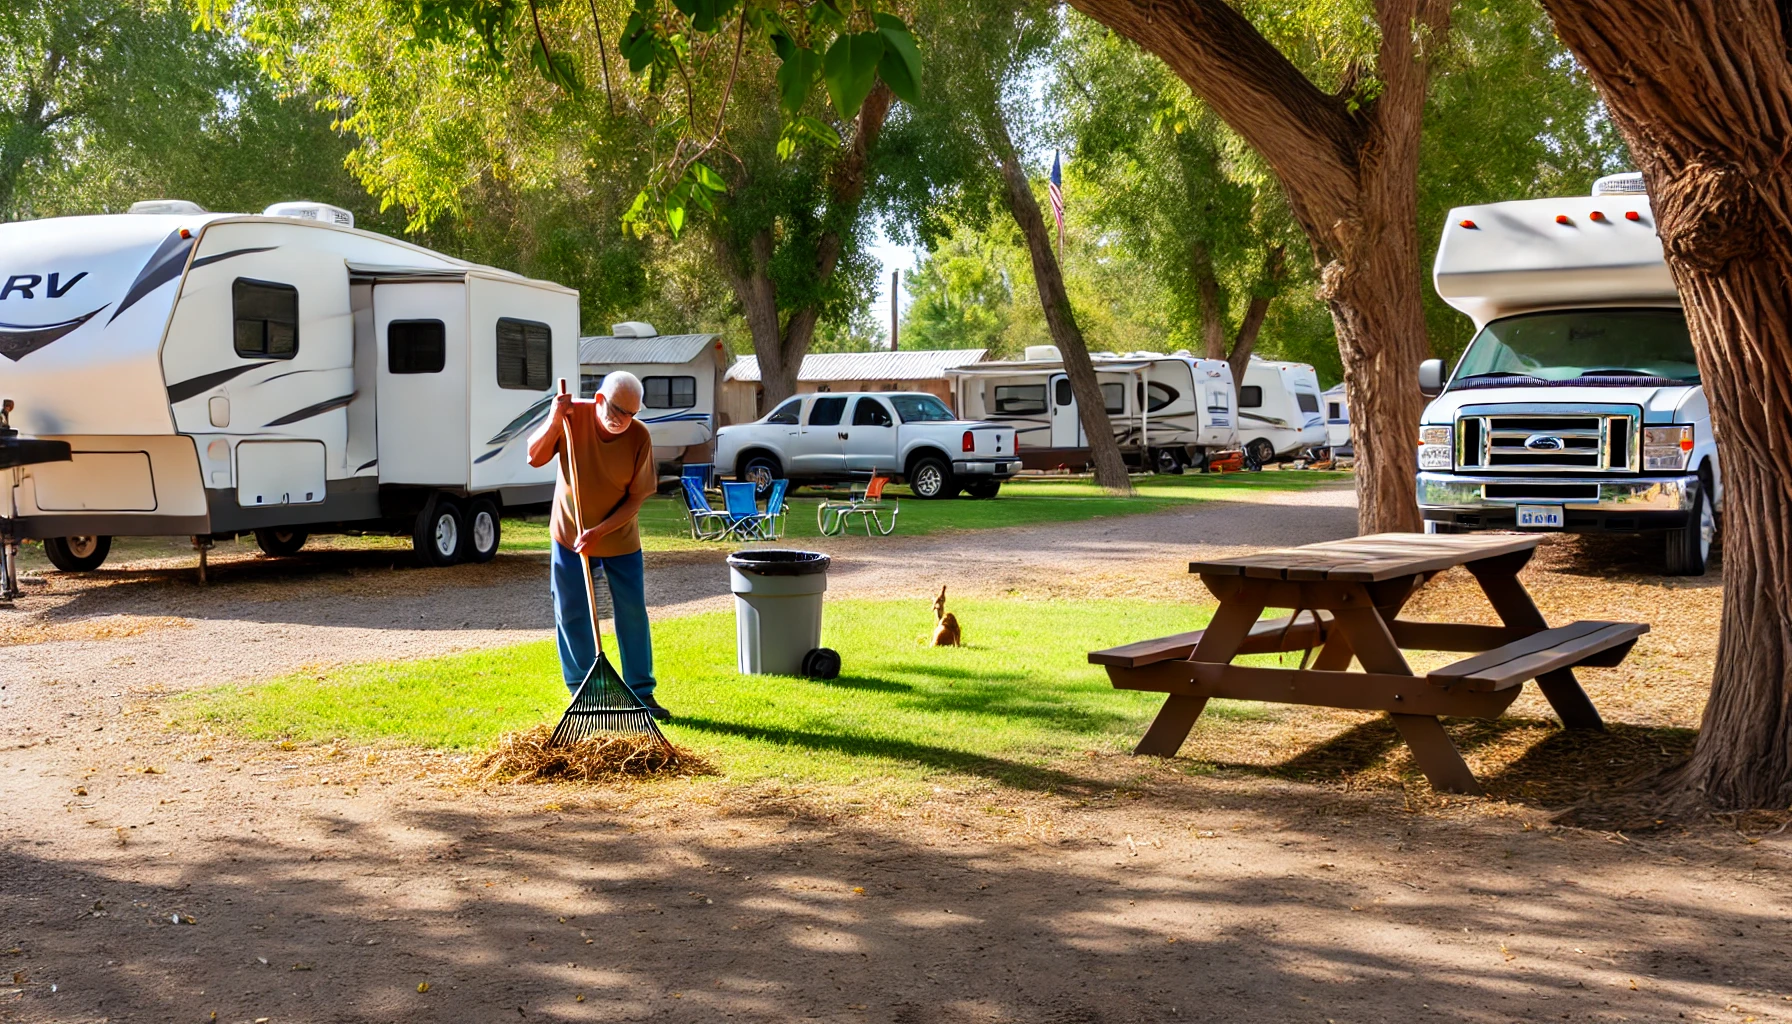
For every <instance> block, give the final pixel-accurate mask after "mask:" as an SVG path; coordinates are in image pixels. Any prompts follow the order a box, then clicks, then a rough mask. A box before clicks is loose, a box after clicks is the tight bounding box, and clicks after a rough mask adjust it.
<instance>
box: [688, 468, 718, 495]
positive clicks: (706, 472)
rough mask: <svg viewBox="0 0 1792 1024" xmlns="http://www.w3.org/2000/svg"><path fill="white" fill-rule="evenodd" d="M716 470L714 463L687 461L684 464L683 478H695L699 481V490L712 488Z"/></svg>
mask: <svg viewBox="0 0 1792 1024" xmlns="http://www.w3.org/2000/svg"><path fill="white" fill-rule="evenodd" d="M715 471H716V467H715V464H714V463H710V462H687V463H685V464H684V473H683V474H682V479H685V480H695V481H696V482H697V489H698V490H700V491H707V490H709V488H710V482H711V480H712V479H713V478H714V476H715Z"/></svg>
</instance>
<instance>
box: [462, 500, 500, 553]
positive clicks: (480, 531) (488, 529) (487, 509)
mask: <svg viewBox="0 0 1792 1024" xmlns="http://www.w3.org/2000/svg"><path fill="white" fill-rule="evenodd" d="M499 539H500V530H499V526H498V506H497V505H494V504H493V503H492V501H491V499H490V498H478V499H475V500H474V502H473V504H472V505H470V506H468V508H467V561H469V562H489V561H491V560H492V558H493V557H494V556H495V555H497V553H498V541H499Z"/></svg>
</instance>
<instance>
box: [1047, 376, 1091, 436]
mask: <svg viewBox="0 0 1792 1024" xmlns="http://www.w3.org/2000/svg"><path fill="white" fill-rule="evenodd" d="M1049 390H1050V392H1051V398H1052V447H1053V448H1081V447H1083V446H1084V445H1085V444H1088V441H1087V440H1085V438H1084V434H1083V424H1082V421H1081V420H1080V419H1078V418H1077V414H1076V395H1075V394H1074V393H1072V391H1071V389H1070V378H1069V377H1066V376H1064V375H1063V374H1061V373H1054V374H1052V379H1051V388H1050V389H1049Z"/></svg>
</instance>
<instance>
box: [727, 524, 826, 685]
mask: <svg viewBox="0 0 1792 1024" xmlns="http://www.w3.org/2000/svg"><path fill="white" fill-rule="evenodd" d="M828 561H829V559H828V556H826V555H824V554H822V553H820V552H819V551H783V550H778V549H756V550H751V551H737V552H735V553H734V554H732V555H729V556H728V579H729V583H730V585H731V588H732V589H733V591H734V635H735V650H736V656H737V664H738V667H739V669H740V671H741V673H742V674H745V675H762V674H764V675H783V676H795V675H802V674H803V659H804V657H805V656H806V655H808V654H809V652H810V651H813V650H815V649H816V648H818V647H820V646H821V595H822V594H823V593H825V592H826V591H827V589H828Z"/></svg>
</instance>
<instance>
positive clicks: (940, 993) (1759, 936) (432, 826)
mask: <svg viewBox="0 0 1792 1024" xmlns="http://www.w3.org/2000/svg"><path fill="white" fill-rule="evenodd" d="M511 804H512V805H511V806H509V807H489V806H488V807H487V808H485V809H484V810H483V811H475V810H470V809H468V808H466V807H463V806H457V805H455V804H452V803H449V802H447V801H446V800H444V799H440V798H437V799H432V800H430V801H429V802H428V803H427V804H419V803H416V802H409V803H403V802H398V801H394V802H393V803H391V804H389V805H387V806H386V807H385V808H383V809H380V810H379V811H378V812H377V813H376V814H374V815H372V816H365V815H364V816H362V817H359V818H351V817H349V816H347V815H345V814H340V813H330V812H311V813H306V814H303V815H300V816H299V818H298V819H297V820H288V821H286V822H285V824H284V825H279V823H278V822H277V821H276V822H272V823H270V822H268V821H266V820H265V819H264V820H262V822H261V823H262V824H263V825H264V826H267V825H270V824H273V825H278V826H279V827H274V828H270V829H268V831H265V832H252V831H251V830H249V829H248V828H246V827H238V828H236V829H234V830H231V831H222V830H213V831H212V832H211V833H210V834H206V835H202V836H198V837H182V838H180V839H178V840H177V839H174V838H173V837H170V839H168V840H164V841H163V842H162V843H161V844H159V845H158V844H156V843H155V842H153V841H150V840H147V839H146V840H145V841H144V842H143V844H142V845H141V846H140V848H139V849H137V850H122V849H108V848H107V847H98V848H96V849H94V850H86V851H77V850H74V849H68V848H60V847H54V846H48V845H39V844H29V843H24V842H19V841H16V840H15V841H13V842H11V843H9V844H8V847H7V848H6V849H3V850H0V921H3V922H5V924H4V925H3V926H0V928H3V929H4V934H3V936H0V937H3V938H4V943H5V946H7V947H9V948H10V949H11V951H12V954H13V955H12V956H10V957H9V958H8V970H9V971H16V972H18V975H19V977H20V979H22V982H21V983H20V984H18V985H16V986H15V987H17V988H19V989H21V991H20V992H19V994H18V995H16V996H14V997H11V998H12V999H13V1000H14V1001H13V1002H12V1003H11V1004H10V1005H9V1006H8V1015H9V1017H12V1016H15V1015H16V1017H17V1019H23V1020H52V1019H53V1020H76V1019H80V1020H88V1019H100V1018H103V1019H108V1020H113V1021H154V1022H162V1021H177V1020H203V1019H207V1016H208V1015H209V1014H210V1013H212V1012H214V1011H215V1012H216V1013H217V1018H216V1019H219V1020H249V1019H252V1018H262V1017H265V1018H271V1019H273V1020H284V1021H301V1022H314V1021H315V1022H330V1024H362V1022H374V1021H382V1022H383V1021H392V1020H405V1021H423V1022H434V1021H457V1022H458V1021H468V1022H489V1021H496V1020H508V1019H516V1020H537V1019H544V1018H545V1019H551V1020H605V1021H608V1020H650V1019H651V1020H665V1021H716V1020H721V1019H723V1018H724V1017H725V1016H726V1017H728V1018H730V1019H733V1020H753V1021H783V1020H791V1019H796V1018H819V1019H824V1020H840V1021H855V1022H856V1021H877V1022H890V1024H958V1022H966V1024H969V1022H971V1021H978V1022H996V1024H1019V1022H1036V1021H1062V1022H1069V1021H1075V1022H1077V1024H1132V1022H1147V1021H1151V1022H1156V1021H1164V1020H1172V1019H1178V1020H1180V1019H1191V1020H1208V1021H1228V1022H1229V1021H1243V1020H1309V1019H1325V1018H1335V1019H1347V1020H1363V1019H1379V1020H1414V1019H1443V1020H1476V1021H1493V1020H1501V1021H1506V1020H1536V1019H1542V1018H1543V1017H1545V1016H1548V1017H1551V1018H1554V1017H1559V1016H1564V1015H1566V1014H1567V1013H1569V1012H1574V1013H1575V1015H1576V1016H1585V1015H1588V1014H1590V1013H1593V1012H1595V1011H1597V1012H1599V1013H1601V1014H1604V1013H1617V1014H1623V1015H1625V1016H1627V1017H1629V1019H1642V1018H1648V1019H1663V1018H1665V1019H1675V1017H1676V1015H1677V1014H1679V1015H1684V1016H1686V1017H1688V1018H1696V1017H1698V1016H1699V1013H1698V1012H1697V1011H1710V1012H1712V1013H1719V1012H1721V1008H1722V1007H1723V1006H1724V1005H1725V1004H1726V1003H1727V1002H1730V1001H1732V1000H1734V1001H1735V1002H1737V1003H1745V1004H1749V1005H1751V1006H1752V1005H1753V1003H1755V1002H1762V1003H1764V1002H1766V999H1765V998H1764V999H1753V1000H1751V999H1749V998H1745V997H1742V996H1738V995H1734V993H1736V992H1738V991H1741V990H1743V989H1749V988H1772V987H1773V986H1774V985H1776V984H1778V983H1781V982H1783V981H1784V980H1785V975H1784V967H1783V961H1782V959H1781V955H1780V951H1779V949H1778V948H1777V944H1776V941H1775V940H1774V939H1773V938H1772V936H1771V934H1770V933H1769V932H1767V931H1764V930H1763V928H1762V926H1763V925H1764V924H1771V925H1772V927H1773V928H1775V929H1778V928H1779V925H1780V921H1779V918H1778V916H1777V914H1775V913H1774V912H1773V911H1772V910H1771V908H1761V909H1760V910H1758V911H1756V910H1741V909H1733V907H1734V905H1732V907H1718V906H1714V905H1712V904H1711V903H1710V902H1709V901H1706V900H1705V899H1703V898H1702V897H1700V896H1699V895H1698V894H1697V893H1694V892H1691V891H1686V892H1681V891H1673V890H1670V891H1666V892H1659V893H1654V894H1652V896H1651V899H1650V900H1648V901H1637V900H1634V899H1631V898H1629V897H1630V896H1631V895H1633V894H1632V893H1631V892H1629V891H1628V889H1627V885H1628V883H1627V882H1625V881H1624V878H1625V877H1627V876H1626V871H1627V868H1628V863H1627V862H1626V860H1625V858H1626V857H1628V856H1630V854H1629V853H1628V852H1627V851H1625V850H1623V849H1621V848H1618V847H1613V846H1611V845H1610V844H1603V843H1600V842H1597V841H1596V840H1584V841H1580V842H1579V843H1578V845H1576V846H1574V848H1573V851H1572V853H1573V855H1572V856H1570V854H1569V848H1568V847H1565V846H1563V845H1561V844H1559V843H1551V842H1548V841H1546V840H1545V838H1544V837H1542V836H1530V837H1519V838H1514V837H1513V835H1512V832H1513V830H1512V829H1511V828H1510V827H1506V826H1501V827H1499V828H1498V829H1497V830H1496V829H1495V826H1494V825H1493V824H1492V823H1482V824H1480V825H1476V824H1468V823H1461V822H1439V821H1425V820H1416V819H1415V820H1411V821H1402V822H1401V824H1400V825H1399V826H1398V827H1399V828H1400V829H1401V830H1402V832H1401V834H1400V836H1399V837H1398V839H1397V841H1398V843H1399V846H1398V848H1399V849H1407V848H1410V849H1412V850H1413V851H1414V852H1413V853H1411V854H1408V855H1406V856H1407V857H1408V858H1410V859H1414V860H1417V861H1419V862H1421V863H1419V864H1417V865H1415V866H1414V867H1412V868H1411V869H1409V870H1408V872H1407V873H1406V874H1405V875H1404V876H1402V877H1403V878H1404V879H1405V880H1407V881H1408V883H1409V885H1410V886H1411V888H1403V887H1401V886H1399V885H1394V884H1392V877H1391V876H1389V875H1388V873H1386V872H1371V873H1370V874H1369V876H1367V877H1349V878H1346V877H1341V876H1340V875H1339V874H1337V873H1328V872H1324V871H1315V870H1313V869H1312V862H1313V860H1314V859H1315V858H1316V857H1324V858H1326V859H1328V860H1334V861H1338V862H1344V861H1346V860H1350V861H1361V862H1363V863H1368V862H1369V861H1370V859H1371V858H1376V859H1377V860H1379V858H1381V857H1383V856H1389V857H1394V856H1398V855H1397V854H1395V853H1393V852H1391V851H1393V850H1394V849H1396V846H1395V842H1396V840H1395V839H1390V838H1388V837H1387V836H1389V835H1392V833H1385V830H1386V829H1387V827H1388V825H1387V823H1386V821H1385V820H1383V821H1382V822H1381V823H1378V824H1376V825H1374V826H1372V827H1364V828H1360V829H1356V830H1352V829H1351V827H1349V826H1348V825H1343V826H1341V825H1340V824H1339V822H1338V819H1337V818H1336V817H1328V818H1326V819H1325V822H1324V823H1323V824H1321V823H1320V822H1319V821H1317V820H1314V819H1313V816H1312V808H1311V807H1306V806H1302V800H1301V799H1300V798H1298V797H1297V798H1293V799H1289V800H1285V801H1281V802H1279V803H1278V802H1276V801H1273V800H1272V801H1267V802H1266V806H1265V807H1264V809H1263V813H1264V814H1265V815H1266V816H1268V817H1269V818H1270V819H1271V823H1272V824H1273V823H1274V821H1275V819H1276V818H1277V817H1278V816H1280V817H1281V818H1282V819H1283V820H1282V822H1281V827H1280V828H1278V829H1277V830H1276V834H1277V835H1279V836H1280V837H1281V838H1280V839H1279V840H1278V841H1269V840H1266V839H1256V838H1246V837H1242V836H1241V837H1231V836H1230V835H1229V834H1228V835H1221V836H1219V837H1217V838H1215V839H1211V840H1206V841H1201V840H1194V839H1188V838H1186V837H1184V838H1182V839H1180V840H1178V839H1177V838H1176V836H1177V833H1176V832H1175V831H1174V830H1171V831H1168V832H1164V833H1162V835H1163V836H1164V840H1165V841H1164V842H1163V843H1161V844H1159V845H1154V844H1153V842H1152V840H1151V839H1150V836H1149V835H1148V834H1147V833H1146V832H1144V831H1142V827H1143V822H1144V819H1143V818H1141V819H1138V821H1137V822H1135V823H1133V824H1128V825H1125V826H1122V827H1125V828H1127V829H1131V830H1140V831H1139V832H1138V834H1139V836H1140V839H1141V843H1140V847H1139V848H1135V849H1134V850H1133V851H1132V852H1131V854H1128V853H1126V852H1125V847H1124V846H1121V847H1119V848H1118V849H1116V845H1115V844H1112V843H1108V842H1105V841H1100V840H1070V839H1064V840H1060V841H1050V842H1045V843H1023V844H1018V845H1013V846H1010V847H1007V848H1000V849H993V850H992V849H991V848H989V847H987V846H984V845H981V844H978V843H969V844H960V843H955V842H952V841H950V838H949V837H945V838H946V840H947V841H944V842H942V841H939V840H940V839H941V838H942V834H941V833H938V832H934V833H924V834H914V835H911V834H907V833H903V832H899V831H898V832H892V831H879V830H876V829H872V828H865V827H860V826H857V825H855V824H853V823H851V822H847V823H845V824H829V823H825V822H818V821H814V820H809V821H803V820H795V821H791V820H786V821H783V822H782V827H781V828H780V829H779V830H778V831H777V832H776V833H772V831H771V829H769V828H767V827H765V826H764V825H755V826H754V827H753V828H751V829H749V830H748V831H747V832H746V833H745V834H743V830H742V828H741V827H740V826H741V825H743V824H750V823H747V822H743V821H742V820H741V819H742V817H743V815H739V814H736V815H733V816H732V819H731V818H730V817H716V818H714V819H708V818H704V820H700V821H696V822H690V821H687V822H686V823H683V824H680V823H676V822H671V823H668V822H664V821H661V822H658V823H656V825H655V827H653V828H649V829H638V828H637V827H636V824H635V822H634V821H633V820H632V819H633V818H634V815H632V814H629V813H627V812H609V811H589V810H587V811H578V810H576V809H575V810H573V811H571V812H567V813H543V812H540V811H534V810H526V809H522V808H520V807H517V806H515V804H516V801H512V802H511ZM1345 809H1347V810H1348V809H1349V808H1345ZM1360 809H1361V808H1358V810H1360ZM1353 813H1354V812H1353ZM699 817H700V818H702V817H703V816H702V815H699ZM745 817H751V814H750V813H749V814H748V815H745ZM731 820H732V823H733V826H734V827H732V828H731V827H730V823H731ZM1317 828H1323V829H1324V834H1323V835H1319V834H1317ZM1131 838H1132V837H1131V835H1130V834H1129V836H1128V840H1129V844H1128V845H1130V842H1131ZM195 839H197V842H195V841H194V840H195ZM175 842H179V843H181V844H183V847H184V849H183V850H182V855H181V857H180V859H179V860H170V859H167V858H164V857H162V856H161V855H162V853H163V852H164V849H163V847H164V846H169V845H170V844H172V843H175ZM108 845H109V844H108ZM1515 846H1516V847H1517V849H1516V850H1515V849H1514V847H1515ZM1501 850H1504V855H1503V856H1502V855H1501V853H1500V851H1501ZM1141 851H1142V852H1141ZM998 853H999V855H995V854H998ZM1570 863H1572V864H1573V867H1572V869H1569V868H1568V867H1567V865H1569V864H1570ZM1463 864H1472V865H1474V866H1475V867H1474V870H1471V871H1463V870H1460V868H1459V867H1453V866H1452V865H1463ZM1564 870H1572V871H1573V873H1574V876H1575V878H1576V881H1575V883H1573V884H1571V885H1570V884H1565V883H1563V882H1560V881H1558V880H1557V878H1556V876H1557V875H1559V874H1560V873H1561V872H1562V871H1564ZM1384 894H1385V897H1384ZM176 915H179V918H180V919H181V920H192V921H196V922H197V923H196V924H192V925H187V924H177V923H174V922H175V920H176ZM1508 936H1511V937H1508ZM1508 944H1509V946H1508ZM1576 946H1584V947H1586V948H1587V949H1589V950H1592V951H1594V952H1596V953H1599V954H1600V955H1599V956H1578V957H1577V956H1574V955H1572V954H1568V952H1567V950H1568V948H1569V947H1576ZM1720 946H1722V947H1723V948H1722V949H1721V951H1720V950H1719V949H1718V947H1720ZM1509 947H1510V948H1509ZM1558 950H1559V951H1560V955H1557V951H1558ZM1574 952H1575V953H1580V952H1581V950H1580V949H1579V948H1577V949H1575V950H1574ZM1520 957H1522V961H1521V962H1520V963H1517V964H1514V963H1513V960H1514V959H1516V958H1520ZM1638 978H1640V979H1641V980H1642V981H1643V986H1642V989H1641V990H1640V991H1639V990H1638V986H1637V985H1636V984H1635V979H1638ZM1626 980H1631V982H1632V983H1631V986H1630V987H1629V988H1626V987H1625V982H1626ZM52 985H54V986H55V991H52V988H51V987H52ZM1767 998H1774V997H1772V996H1768V997H1767Z"/></svg>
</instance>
